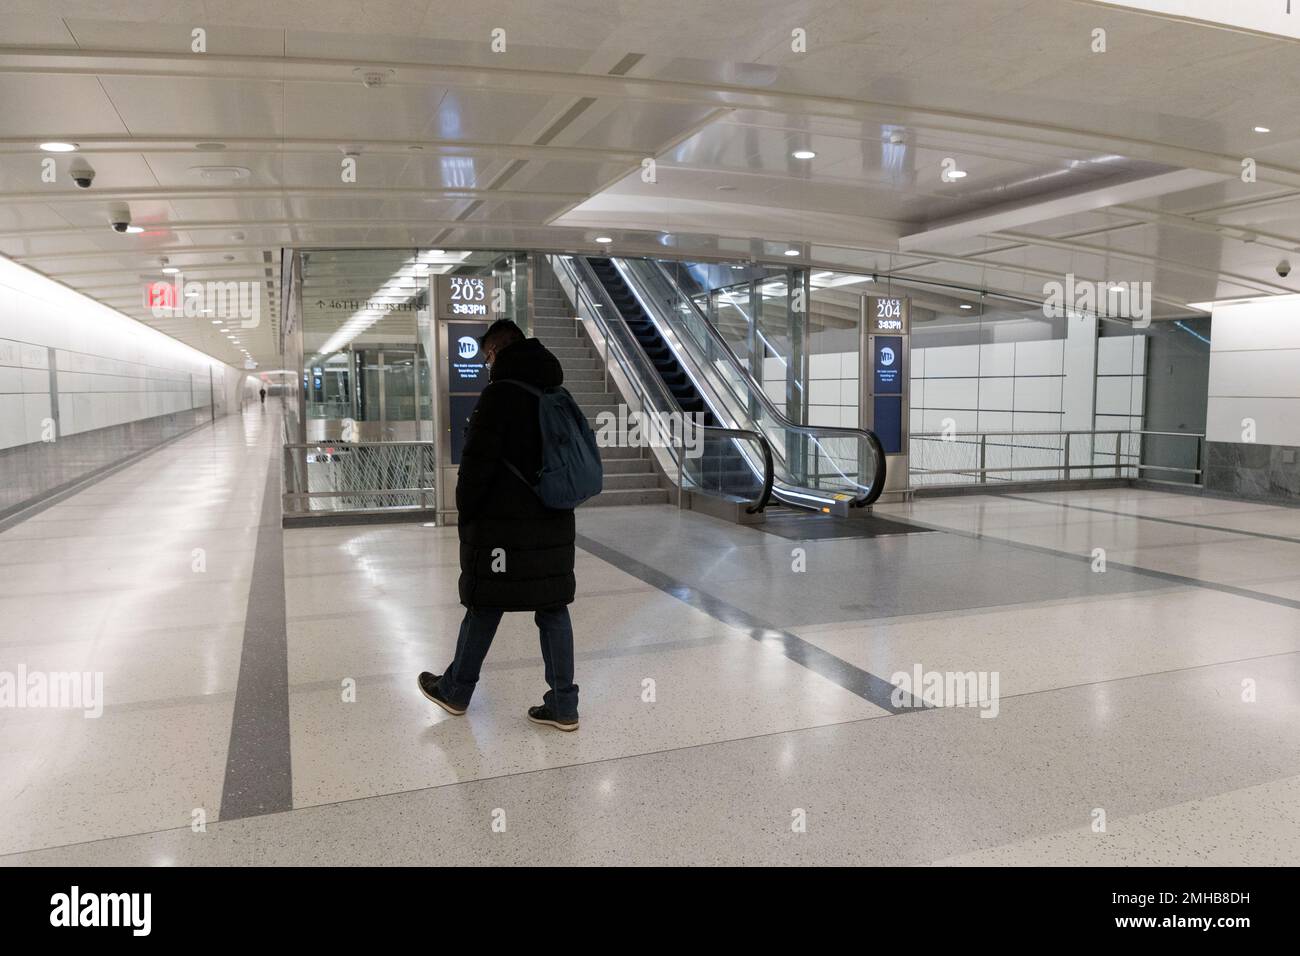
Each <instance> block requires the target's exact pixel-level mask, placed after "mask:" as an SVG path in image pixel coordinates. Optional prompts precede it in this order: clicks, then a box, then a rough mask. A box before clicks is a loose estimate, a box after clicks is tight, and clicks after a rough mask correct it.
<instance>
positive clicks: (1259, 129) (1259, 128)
mask: <svg viewBox="0 0 1300 956" xmlns="http://www.w3.org/2000/svg"><path fill="white" fill-rule="evenodd" d="M1255 132H1256V133H1271V132H1273V131H1272V130H1271V129H1269V128H1268V127H1267V126H1256V127H1255Z"/></svg>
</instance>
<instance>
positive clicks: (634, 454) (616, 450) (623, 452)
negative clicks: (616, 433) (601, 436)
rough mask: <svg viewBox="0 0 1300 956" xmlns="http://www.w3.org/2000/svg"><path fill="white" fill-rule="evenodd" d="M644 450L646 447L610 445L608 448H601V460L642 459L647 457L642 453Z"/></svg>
mask: <svg viewBox="0 0 1300 956" xmlns="http://www.w3.org/2000/svg"><path fill="white" fill-rule="evenodd" d="M644 450H645V449H642V448H625V447H620V446H618V445H610V446H609V447H607V448H601V449H600V460H601V461H612V460H626V459H635V460H640V459H643V458H644V457H645V456H644V455H643V454H642V452H643V451H644Z"/></svg>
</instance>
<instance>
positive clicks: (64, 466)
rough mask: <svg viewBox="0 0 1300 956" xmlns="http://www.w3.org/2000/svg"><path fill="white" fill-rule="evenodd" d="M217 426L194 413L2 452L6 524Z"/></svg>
mask: <svg viewBox="0 0 1300 956" xmlns="http://www.w3.org/2000/svg"><path fill="white" fill-rule="evenodd" d="M211 420H212V409H211V408H210V407H205V408H190V409H185V410H183V411H177V412H169V413H167V414H165V415H158V416H155V417H153V418H145V419H141V420H140V421H134V422H125V423H123V424H120V425H110V426H108V427H107V428H97V429H94V430H93V431H86V432H79V433H77V434H73V435H65V436H64V437H62V438H60V439H59V440H58V441H51V442H44V441H38V442H29V443H27V444H24V445H18V446H15V447H12V448H3V449H0V520H3V519H4V518H6V517H8V516H10V515H12V514H14V513H16V512H18V511H21V510H23V509H24V508H28V507H30V506H31V505H33V504H35V503H37V502H39V501H40V500H41V499H42V498H46V497H48V496H50V495H53V494H57V493H58V492H60V491H62V490H64V489H65V488H67V487H69V486H70V485H74V484H76V483H77V482H79V481H83V480H85V479H86V478H90V477H93V476H94V475H95V474H97V473H98V472H101V471H103V470H104V469H105V468H108V467H111V466H112V465H115V464H117V463H118V462H121V461H123V460H125V459H127V458H130V457H131V456H132V455H136V454H139V453H140V452H142V451H146V450H148V449H150V448H153V447H154V446H156V445H158V444H159V443H161V442H164V441H167V440H168V439H169V438H175V437H176V436H177V435H182V434H184V433H185V432H187V431H190V430H191V429H193V428H195V427H197V426H199V425H203V424H205V423H207V422H210V421H211Z"/></svg>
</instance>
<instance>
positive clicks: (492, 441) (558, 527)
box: [456, 339, 574, 611]
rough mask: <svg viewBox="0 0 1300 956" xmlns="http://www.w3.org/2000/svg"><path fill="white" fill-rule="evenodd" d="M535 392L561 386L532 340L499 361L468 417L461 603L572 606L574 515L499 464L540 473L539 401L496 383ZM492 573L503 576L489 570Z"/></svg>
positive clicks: (556, 368)
mask: <svg viewBox="0 0 1300 956" xmlns="http://www.w3.org/2000/svg"><path fill="white" fill-rule="evenodd" d="M506 378H511V379H518V380H520V381H524V382H527V383H528V384H529V385H532V386H534V387H536V388H549V387H551V386H553V385H559V384H561V383H562V382H563V381H564V370H563V369H562V368H561V367H560V362H559V359H557V358H556V357H555V356H554V355H552V354H551V353H550V352H549V351H547V349H546V346H544V345H542V343H541V342H539V341H538V340H537V339H527V340H526V341H523V342H516V343H515V344H513V345H509V346H507V347H506V348H504V349H502V350H501V351H500V352H498V353H497V357H496V361H495V362H494V363H493V365H492V372H491V375H490V378H489V384H488V386H487V388H485V389H483V395H482V396H481V397H480V398H479V402H478V407H476V408H475V409H474V414H473V415H471V416H470V419H469V427H468V431H467V432H466V441H465V449H464V451H463V452H462V454H461V461H460V476H459V478H458V480H457V482H456V508H457V509H458V511H459V512H460V515H459V518H458V525H459V528H460V603H461V604H463V605H465V606H466V607H481V608H495V609H498V610H502V611H535V610H538V609H542V608H554V607H560V606H562V605H565V604H570V603H572V601H573V590H574V579H573V535H574V526H573V511H572V510H567V511H552V510H551V509H550V508H547V507H546V506H545V505H543V504H542V502H541V499H539V498H538V497H537V495H536V493H534V492H533V490H532V489H531V488H529V487H528V486H527V485H525V484H524V483H523V481H521V480H520V479H519V478H518V477H517V476H516V475H515V474H514V473H513V472H512V471H510V469H509V468H507V467H506V466H505V464H504V460H505V459H509V461H510V463H511V464H513V465H514V466H515V467H516V468H518V469H519V470H520V471H521V472H522V473H523V474H525V475H534V474H536V473H537V472H538V471H539V470H540V469H541V467H542V437H541V430H540V429H539V428H538V425H537V398H536V397H535V396H534V395H532V393H530V392H528V391H527V390H525V389H522V388H519V387H518V386H516V385H511V384H510V383H508V382H502V381H501V379H506ZM497 549H501V550H500V554H499V555H498V556H497V558H496V559H495V560H496V565H497V567H498V568H500V567H501V566H502V562H503V561H504V570H493V563H494V555H493V552H494V551H496V550H497Z"/></svg>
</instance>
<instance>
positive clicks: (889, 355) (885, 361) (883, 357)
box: [880, 346, 894, 366]
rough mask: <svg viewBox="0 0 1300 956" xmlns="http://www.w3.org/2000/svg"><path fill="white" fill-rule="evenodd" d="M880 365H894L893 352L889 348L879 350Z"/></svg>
mask: <svg viewBox="0 0 1300 956" xmlns="http://www.w3.org/2000/svg"><path fill="white" fill-rule="evenodd" d="M880 364H881V365H886V366H888V365H893V364H894V350H893V349H891V348H890V347H889V346H885V347H884V348H882V349H881V350H880Z"/></svg>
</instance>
